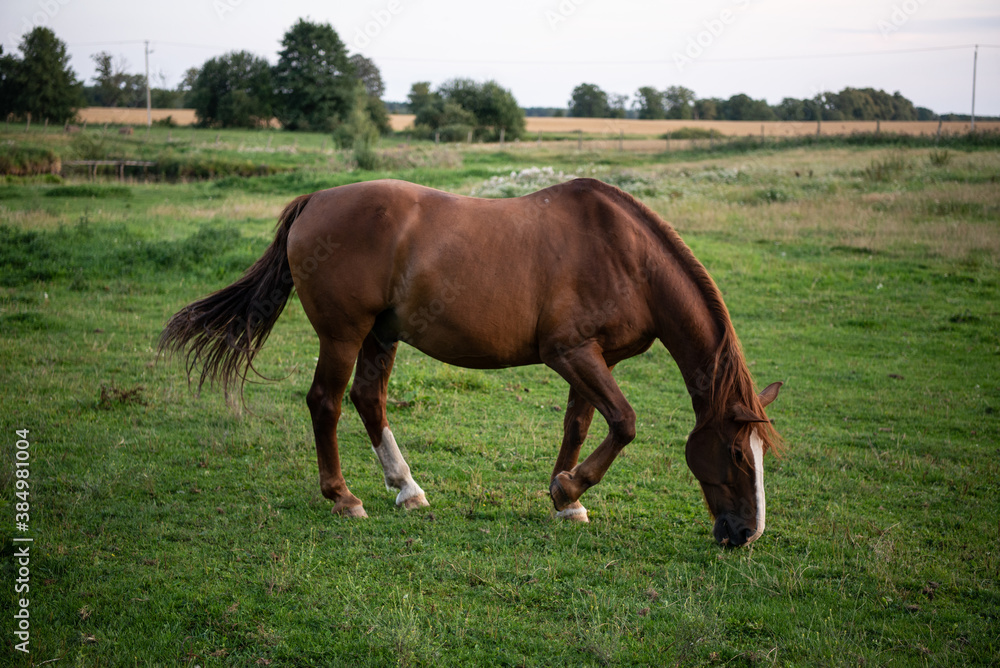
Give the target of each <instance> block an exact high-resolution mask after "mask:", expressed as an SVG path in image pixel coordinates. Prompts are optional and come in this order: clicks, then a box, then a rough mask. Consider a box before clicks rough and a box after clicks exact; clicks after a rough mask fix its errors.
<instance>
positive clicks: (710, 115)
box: [693, 97, 722, 121]
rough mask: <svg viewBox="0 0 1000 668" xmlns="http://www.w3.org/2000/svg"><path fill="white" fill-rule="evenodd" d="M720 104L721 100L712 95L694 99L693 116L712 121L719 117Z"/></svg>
mask: <svg viewBox="0 0 1000 668" xmlns="http://www.w3.org/2000/svg"><path fill="white" fill-rule="evenodd" d="M721 104H722V100H720V99H718V98H714V97H706V98H702V99H700V100H695V101H694V112H693V115H694V117H695V118H698V119H701V120H703V121H714V120H715V119H716V118H718V117H719V106H721Z"/></svg>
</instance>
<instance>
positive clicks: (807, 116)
mask: <svg viewBox="0 0 1000 668" xmlns="http://www.w3.org/2000/svg"><path fill="white" fill-rule="evenodd" d="M773 109H774V114H775V116H777V117H778V120H779V121H815V120H816V105H815V104H813V103H812V102H807V101H806V100H798V99H796V98H794V97H786V98H785V99H783V100H782V101H781V102H780V103H779V104H778V105H776V106H775V107H774V108H773Z"/></svg>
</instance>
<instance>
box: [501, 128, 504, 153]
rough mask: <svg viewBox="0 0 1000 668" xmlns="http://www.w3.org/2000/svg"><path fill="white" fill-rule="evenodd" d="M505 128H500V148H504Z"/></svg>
mask: <svg viewBox="0 0 1000 668" xmlns="http://www.w3.org/2000/svg"><path fill="white" fill-rule="evenodd" d="M503 135H504V128H500V148H503Z"/></svg>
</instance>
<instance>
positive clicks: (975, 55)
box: [969, 44, 979, 132]
mask: <svg viewBox="0 0 1000 668" xmlns="http://www.w3.org/2000/svg"><path fill="white" fill-rule="evenodd" d="M977 60H979V45H978V44H976V50H975V51H973V52H972V116H971V117H970V118H971V119H972V122H971V123H970V124H969V132H975V131H976V61H977Z"/></svg>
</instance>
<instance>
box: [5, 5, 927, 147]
mask: <svg viewBox="0 0 1000 668" xmlns="http://www.w3.org/2000/svg"><path fill="white" fill-rule="evenodd" d="M281 47H282V48H281V51H280V52H279V54H278V62H277V63H276V64H274V65H271V64H270V63H268V61H267V60H266V59H264V58H262V57H260V56H257V55H255V54H253V53H251V52H249V51H231V52H229V53H226V54H224V55H221V56H217V57H215V58H210V59H209V60H207V61H205V63H203V64H202V66H201V67H196V68H191V69H189V70H188V71H187V72H185V74H184V77H183V78H182V80H181V82H180V84H178V85H177V87H176V88H174V89H167V88H166V87H165V86H163V85H161V86H158V87H156V86H154V87H151V97H152V104H153V106H155V107H158V108H179V107H188V108H194V109H195V112H196V115H197V118H198V122H199V124H200V125H202V126H205V127H246V128H252V127H263V126H266V125H267V124H268V123H270V121H271V119H272V118H277V119H278V121H279V122H280V123H281V124H282V126H283V127H284V128H286V129H289V130H311V131H320V132H332V133H333V134H334V136H335V137H336V138H337V139H338V141H339V143H341V144H342V145H350V144H351V143H352V142H355V141H356V140H357V138H359V137H360V138H362V139H363V140H364V141H365V142H367V143H370V142H372V141H374V139H376V138H377V137H378V135H380V134H386V133H388V132H389V131H390V126H389V112H390V109H391V110H392V111H393V112H402V111H409V112H410V113H412V114H415V115H416V120H415V129H414V131H413V132H414V134H415V135H416V136H418V137H420V136H423V137H432V136H433V137H437V138H440V139H442V140H444V141H462V140H465V139H467V138H468V137H474V138H476V139H480V140H485V141H490V140H495V139H497V138H498V137H499V136H500V135H501V134H505V136H506V137H507V138H509V139H515V138H517V137H520V136H521V135H522V134H523V132H524V124H525V122H524V118H525V110H524V109H522V108H521V107H520V106H519V105H518V103H517V100H516V99H515V98H514V96H513V94H512V93H511V92H510V91H509V90H508V89H505V88H503V87H502V86H500V85H499V84H498V83H497V82H496V81H485V82H478V81H474V80H472V79H464V78H456V79H451V80H449V81H446V82H444V83H443V84H441V85H440V86H438V87H437V88H435V89H433V90H432V88H431V84H430V82H427V81H421V82H417V83H414V84H413V85H412V87H411V89H410V93H409V95H408V96H407V101H406V102H405V103H399V102H396V103H386V102H384V101H383V100H382V97H383V95H384V92H385V85H384V82H383V80H382V75H381V73H380V72H379V69H378V67H377V66H376V65H375V63H374V62H372V61H371V60H370V59H368V58H366V57H365V56H363V55H361V54H353V55H352V54H349V53H348V50H347V47H346V45H345V44H344V42H343V41H342V40H341V39H340V36H339V35H338V34H337V32H336V30H334V28H333V27H332V26H331V25H330V24H328V23H313V22H311V21H308V20H305V19H299V21H298V22H297V23H295V25H293V26H292V27H291V28H290V29H289V30H288V31H287V32H285V34H284V36H283V38H282V40H281ZM19 49H20V52H21V53H20V56H17V55H12V54H4V53H3V51H2V47H0V115H2V116H4V117H7V118H10V117H12V116H13V117H15V118H21V119H23V118H25V117H31V118H34V119H36V120H41V119H43V118H45V119H48V120H50V121H54V122H57V123H62V122H66V121H69V120H71V119H72V118H73V117H74V116H75V114H76V110H77V109H79V108H81V107H84V106H108V107H117V106H124V107H138V106H144V105H145V97H146V95H145V91H146V84H147V82H146V78H145V77H144V76H143V75H140V74H135V73H131V72H129V71H128V70H129V67H128V63H127V62H126V61H125V60H124V59H123V58H117V59H116V58H114V57H113V56H112V55H111V54H110V53H108V52H106V51H102V52H100V53H96V54H93V55H92V56H91V58H92V59H93V61H94V65H95V69H96V74H95V75H94V77H93V81H92V85H89V86H86V85H84V84H83V83H82V82H81V81H79V80H78V79H77V77H76V74H75V73H74V72H73V70H72V68H71V67H70V66H69V56H68V55H67V53H66V45H65V44H64V43H63V42H62V41H61V40H60V39H59V38H58V37H56V35H55V33H54V32H53V31H52V30H50V29H49V28H45V27H37V28H34V29H33V30H31V31H30V32H29V33H27V34H25V35H24V37H23V38H22V42H21V44H20V47H19ZM162 81H163V78H162V77H161V82H162ZM530 113H531V114H532V115H556V116H561V115H565V114H568V115H570V116H577V117H586V118H640V119H691V120H697V119H700V120H738V121H804V122H810V121H811V122H815V121H816V120H818V119H821V120H824V121H840V120H887V121H889V120H898V121H915V120H934V119H937V118H938V116H937V115H936V114H935V113H934V112H933V111H931V110H930V109H927V108H924V107H917V106H915V105H914V104H913V103H912V102H911V101H910V100H908V99H907V98H905V97H904V96H903V95H902V94H900V93H899V92H895V93H893V94H891V95H890V94H889V93H886V92H885V91H883V90H875V89H873V88H844V89H843V90H841V91H840V92H836V93H834V92H828V93H821V94H819V95H816V96H815V97H813V98H811V99H796V98H791V97H787V98H785V99H783V100H782V101H781V102H780V103H778V104H776V105H770V104H768V102H767V101H766V100H762V99H761V100H757V99H754V98H752V97H750V96H748V95H746V94H744V93H738V94H736V95H733V96H732V97H730V98H728V99H723V98H716V97H709V98H699V97H697V96H696V95H695V93H694V91H692V90H691V89H689V88H685V87H683V86H669V87H667V88H664V89H662V90H660V89H657V88H655V87H653V86H643V87H641V88H639V90H637V91H636V92H635V93H634V94H633V95H632V96H631V98H630V96H628V95H620V94H616V93H609V92H606V91H604V90H602V89H601V88H600V87H599V86H597V85H595V84H591V83H582V84H580V85H578V86H576V87H575V88H574V89H573V92H572V94H571V97H570V100H569V104H568V106H567V108H566V109H558V108H556V109H543V108H533V109H531V110H530Z"/></svg>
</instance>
